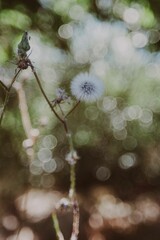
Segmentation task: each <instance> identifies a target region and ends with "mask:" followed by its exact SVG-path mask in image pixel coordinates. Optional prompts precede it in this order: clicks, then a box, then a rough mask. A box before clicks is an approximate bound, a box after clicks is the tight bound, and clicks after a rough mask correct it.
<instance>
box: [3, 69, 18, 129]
mask: <svg viewBox="0 0 160 240" xmlns="http://www.w3.org/2000/svg"><path fill="white" fill-rule="evenodd" d="M20 72H21V69H19V70H18V72H17V73H16V74H15V76H14V77H13V79H12V81H11V84H10V86H9V87H8V91H6V96H5V100H4V104H3V109H2V112H1V116H0V126H1V124H2V120H3V116H4V113H5V110H6V107H7V103H8V100H9V96H10V92H11V88H12V86H13V83H14V82H15V81H16V78H17V76H18V75H19V73H20Z"/></svg>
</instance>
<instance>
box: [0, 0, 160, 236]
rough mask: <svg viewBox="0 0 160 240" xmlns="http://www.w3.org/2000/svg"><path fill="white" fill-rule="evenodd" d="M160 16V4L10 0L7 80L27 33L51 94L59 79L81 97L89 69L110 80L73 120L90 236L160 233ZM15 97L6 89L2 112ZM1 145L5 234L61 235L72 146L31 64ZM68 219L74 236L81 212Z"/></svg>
mask: <svg viewBox="0 0 160 240" xmlns="http://www.w3.org/2000/svg"><path fill="white" fill-rule="evenodd" d="M159 12H160V1H158V0H157V1H156V0H141V1H132V0H124V1H123V0H122V1H119V0H35V1H32V0H23V1H20V0H12V1H9V0H5V1H4V0H1V1H0V80H1V81H2V82H3V83H4V84H5V85H6V86H9V84H10V82H11V80H12V78H13V77H14V75H15V69H16V68H17V66H16V63H17V46H18V43H19V42H20V40H21V37H22V34H23V32H24V31H28V32H29V36H30V46H31V50H30V51H29V52H28V54H30V56H29V58H30V59H31V61H32V63H33V65H34V66H35V69H36V71H37V73H38V75H39V78H40V79H41V83H42V85H43V87H44V90H45V91H46V93H47V96H48V98H49V99H50V100H54V99H55V97H56V89H57V88H58V87H62V88H64V89H65V90H66V91H67V93H68V95H70V82H71V80H72V78H73V77H74V76H75V75H77V74H78V73H80V72H85V71H89V72H90V73H92V74H94V75H97V76H98V77H99V78H101V79H102V80H103V82H104V84H105V94H104V96H103V98H102V99H101V100H99V101H98V102H97V103H95V104H84V103H82V104H80V105H79V107H78V108H77V109H76V110H75V111H74V112H73V113H72V114H71V115H70V116H69V118H68V124H69V127H70V129H71V132H72V134H73V140H74V145H75V148H76V149H77V152H78V155H79V156H80V159H79V160H78V163H77V168H76V174H77V193H78V198H79V202H80V214H81V217H80V234H79V240H82V239H83V240H88V239H89V240H105V239H106V240H133V239H137V240H139V239H141V240H143V239H145V240H151V239H152V240H159V235H160V227H159V224H160V138H159V134H160V127H159V124H160V97H159V95H160V83H159V81H160V52H159V50H160V41H159V40H160V31H159V29H160V25H159ZM4 98H5V91H4V89H3V88H2V87H1V88H0V110H2V107H3V102H4ZM73 100H74V98H72V100H70V102H69V103H68V102H67V103H64V104H63V109H64V111H66V112H67V111H68V110H69V109H70V108H71V107H72V106H73V104H74V101H73ZM0 147H1V150H0V240H5V239H7V240H28V239H29V240H43V239H45V240H50V239H52V240H53V239H55V233H54V229H53V226H52V221H51V217H50V214H51V213H52V212H53V211H54V209H55V207H56V205H57V203H58V201H59V199H61V198H63V197H66V196H67V192H68V189H69V166H68V164H67V162H65V160H64V159H65V155H66V154H67V153H68V144H67V140H66V137H65V134H64V129H63V126H62V125H61V123H59V122H58V121H57V119H56V118H55V117H54V116H53V114H52V112H51V111H50V109H49V107H48V105H47V103H46V101H45V99H44V98H43V96H42V94H41V92H40V90H39V87H38V85H37V83H36V80H35V78H34V76H33V74H32V72H31V70H30V69H29V68H28V69H26V70H24V71H23V72H22V73H21V75H20V76H19V77H18V79H17V82H16V84H14V86H13V88H12V91H11V94H10V98H9V102H8V105H7V109H6V112H5V115H4V119H3V124H2V128H1V130H0ZM33 156H34V158H33ZM30 159H32V161H31V160H30ZM58 217H59V220H60V225H61V228H62V231H63V233H64V235H65V239H69V236H70V233H71V226H72V217H71V212H70V211H67V212H60V213H59V215H58Z"/></svg>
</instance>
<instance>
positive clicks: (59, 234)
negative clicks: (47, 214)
mask: <svg viewBox="0 0 160 240" xmlns="http://www.w3.org/2000/svg"><path fill="white" fill-rule="evenodd" d="M52 219H53V224H54V228H55V232H56V235H57V239H58V240H64V237H63V234H62V232H61V230H60V226H59V221H58V218H57V215H56V214H55V213H53V214H52Z"/></svg>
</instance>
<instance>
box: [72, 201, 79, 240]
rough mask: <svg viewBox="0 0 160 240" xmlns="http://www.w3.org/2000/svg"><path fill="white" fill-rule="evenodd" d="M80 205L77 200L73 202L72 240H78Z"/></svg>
mask: <svg viewBox="0 0 160 240" xmlns="http://www.w3.org/2000/svg"><path fill="white" fill-rule="evenodd" d="M79 219H80V215H79V205H78V201H77V199H74V202H73V226H72V234H71V238H70V240H77V239H78V234H79Z"/></svg>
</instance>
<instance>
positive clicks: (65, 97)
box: [52, 88, 69, 105]
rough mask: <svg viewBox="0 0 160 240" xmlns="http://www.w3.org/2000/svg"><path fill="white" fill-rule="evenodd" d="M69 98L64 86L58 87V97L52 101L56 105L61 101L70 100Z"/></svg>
mask: <svg viewBox="0 0 160 240" xmlns="http://www.w3.org/2000/svg"><path fill="white" fill-rule="evenodd" d="M68 99H69V97H68V95H67V93H66V91H65V90H64V89H62V88H57V89H56V98H55V99H54V100H53V101H52V103H53V104H54V105H56V104H60V103H62V102H64V101H65V100H68Z"/></svg>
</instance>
